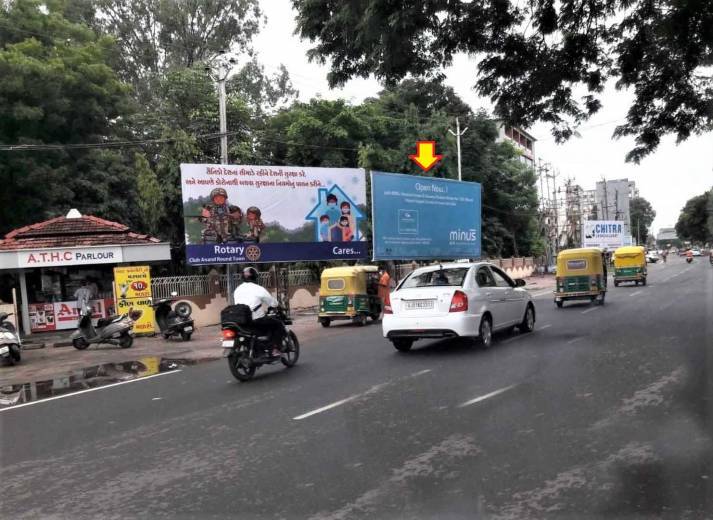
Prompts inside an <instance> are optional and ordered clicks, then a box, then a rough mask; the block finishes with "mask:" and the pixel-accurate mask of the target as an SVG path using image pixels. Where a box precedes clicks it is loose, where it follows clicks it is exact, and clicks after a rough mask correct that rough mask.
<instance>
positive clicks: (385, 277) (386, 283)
mask: <svg viewBox="0 0 713 520" xmlns="http://www.w3.org/2000/svg"><path fill="white" fill-rule="evenodd" d="M379 274H380V275H381V276H380V277H379V298H381V301H382V303H383V302H385V301H386V299H387V298H388V296H389V292H391V287H390V286H391V276H389V273H388V272H387V271H386V269H384V268H383V267H382V268H381V269H379Z"/></svg>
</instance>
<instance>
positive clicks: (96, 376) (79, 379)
mask: <svg viewBox="0 0 713 520" xmlns="http://www.w3.org/2000/svg"><path fill="white" fill-rule="evenodd" d="M198 361H199V360H195V359H176V358H162V357H159V356H146V357H142V358H139V359H136V360H134V361H125V362H123V363H104V364H101V365H95V366H91V367H87V368H82V369H79V370H75V371H74V372H72V373H71V374H69V375H63V376H58V377H55V378H53V379H47V380H43V381H33V382H30V383H22V384H16V385H6V386H3V387H0V409H2V408H8V407H12V406H15V405H18V404H22V403H29V402H31V401H39V400H41V399H47V398H49V397H57V396H60V395H64V394H71V393H73V392H79V391H80V390H87V389H90V388H97V387H100V386H105V385H110V384H113V383H120V382H123V381H131V380H134V379H140V378H142V377H147V376H152V375H155V374H160V373H163V372H170V371H172V370H176V369H178V368H182V367H184V366H187V365H193V364H195V363H197V362H198Z"/></svg>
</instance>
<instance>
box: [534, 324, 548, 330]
mask: <svg viewBox="0 0 713 520" xmlns="http://www.w3.org/2000/svg"><path fill="white" fill-rule="evenodd" d="M551 326H552V324H550V323H548V324H547V325H543V326H542V327H539V328H537V329H535V330H538V331H539V330H545V329H548V328H550V327H551Z"/></svg>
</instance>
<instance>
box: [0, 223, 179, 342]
mask: <svg viewBox="0 0 713 520" xmlns="http://www.w3.org/2000/svg"><path fill="white" fill-rule="evenodd" d="M166 260H170V248H169V244H168V243H165V242H161V241H159V240H158V239H156V238H154V237H150V236H148V235H143V234H139V233H134V232H132V231H131V230H130V229H129V228H128V226H125V225H123V224H119V223H116V222H111V221H108V220H104V219H100V218H98V217H94V216H91V215H81V214H80V213H79V212H78V211H77V210H72V211H70V212H69V213H68V214H67V215H66V216H64V217H57V218H54V219H50V220H47V221H45V222H40V223H37V224H33V225H30V226H25V227H23V228H19V229H16V230H14V231H11V232H10V233H8V234H7V235H6V236H5V238H4V239H3V240H0V277H1V278H2V281H1V282H0V300H5V301H8V299H9V298H11V290H12V288H19V293H20V295H19V296H20V298H19V299H20V309H21V312H20V314H21V318H22V319H21V324H22V329H23V332H24V333H25V334H30V333H33V332H43V331H56V330H64V329H72V328H74V327H75V326H76V323H77V320H78V310H77V298H78V296H79V295H81V294H87V295H88V297H89V305H90V306H91V308H92V312H93V316H94V317H95V318H101V317H106V316H109V315H111V314H113V313H114V311H115V308H114V307H115V301H116V299H115V294H114V288H113V280H114V271H113V270H114V267H117V266H121V265H134V264H137V263H140V264H142V265H147V264H152V263H155V262H164V261H166Z"/></svg>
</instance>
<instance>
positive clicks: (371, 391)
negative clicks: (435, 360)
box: [292, 368, 431, 421]
mask: <svg viewBox="0 0 713 520" xmlns="http://www.w3.org/2000/svg"><path fill="white" fill-rule="evenodd" d="M429 372H431V369H430V368H427V369H425V370H419V371H418V372H414V373H413V374H410V375H408V376H406V377H405V378H399V379H396V380H393V381H387V382H385V383H379V384H378V385H374V386H372V387H371V388H369V390H367V391H366V392H362V393H360V394H354V395H351V396H349V397H347V398H346V399H341V400H339V401H335V402H333V403H331V404H328V405H326V406H322V407H321V408H317V409H315V410H311V411H309V412H306V413H303V414H302V415H298V416H297V417H293V418H292V420H294V421H301V420H302V419H306V418H307V417H311V416H313V415H316V414H318V413H322V412H326V411H327V410H331V409H332V408H336V407H337V406H341V405H343V404H346V403H348V402H350V401H354V400H355V399H358V398H360V397H365V396H368V395H372V394H375V393H377V392H379V391H380V390H381V389H383V388H385V387H387V386H389V385H391V384H393V383H395V382H396V381H400V380H403V379H407V378H410V377H418V376H422V375H424V374H428V373H429Z"/></svg>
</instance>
